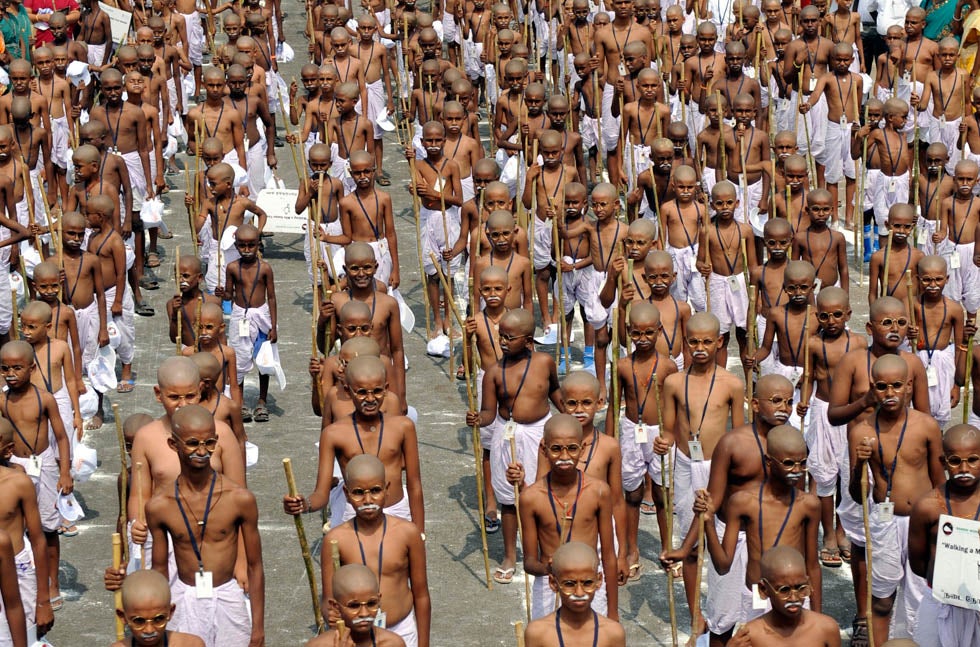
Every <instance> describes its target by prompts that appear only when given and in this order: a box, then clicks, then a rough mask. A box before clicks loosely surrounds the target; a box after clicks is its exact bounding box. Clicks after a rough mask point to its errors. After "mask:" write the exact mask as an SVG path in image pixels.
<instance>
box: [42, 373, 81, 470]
mask: <svg viewBox="0 0 980 647" xmlns="http://www.w3.org/2000/svg"><path fill="white" fill-rule="evenodd" d="M52 395H54V401H55V403H56V404H57V405H58V415H59V416H61V422H62V424H64V426H65V433H66V434H68V446H69V451H70V452H71V456H69V457H68V460H71V457H72V456H74V455H75V444H76V443H77V442H78V438H77V436H76V434H75V433H74V431H75V429H74V427H73V426H72V423H73V422H74V420H75V410H74V409H72V406H71V397H70V396H69V395H68V387H67V386H65V385H64V383H62V385H61V388H60V389H58V390H57V391H56V392H55V393H53V394H52ZM48 444H49V445H50V446H51V447H53V448H54V455H55V458H57V459H58V460H61V455H60V453H59V452H58V444H57V440H56V439H55V437H54V426H53V425H52V424H51V420H48Z"/></svg>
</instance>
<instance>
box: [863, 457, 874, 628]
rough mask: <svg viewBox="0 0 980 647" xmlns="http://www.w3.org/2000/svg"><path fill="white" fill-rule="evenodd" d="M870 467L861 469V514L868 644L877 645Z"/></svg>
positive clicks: (865, 466)
mask: <svg viewBox="0 0 980 647" xmlns="http://www.w3.org/2000/svg"><path fill="white" fill-rule="evenodd" d="M868 507H869V506H868V466H867V465H864V467H862V469H861V514H862V516H863V517H864V536H865V537H866V538H867V541H865V542H864V559H865V564H866V566H867V577H868V582H867V596H868V597H867V600H866V601H865V605H866V611H865V621H866V622H867V623H868V644H869V645H874V644H876V643H875V628H874V612H873V611H872V609H871V605H872V599H871V578H872V575H871V522H870V520H869V518H868Z"/></svg>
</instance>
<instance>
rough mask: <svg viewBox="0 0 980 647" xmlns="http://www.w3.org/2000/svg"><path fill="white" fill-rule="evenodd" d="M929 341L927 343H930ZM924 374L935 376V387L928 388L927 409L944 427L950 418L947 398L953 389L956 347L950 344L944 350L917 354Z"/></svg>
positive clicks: (950, 412)
mask: <svg viewBox="0 0 980 647" xmlns="http://www.w3.org/2000/svg"><path fill="white" fill-rule="evenodd" d="M931 341H932V340H930V341H929V342H928V343H931ZM917 354H918V356H919V359H921V360H922V364H923V365H924V366H925V367H926V374H927V375H928V374H929V373H934V374H935V378H936V379H935V386H930V387H929V409H930V411H931V413H932V417H933V418H935V419H936V422H938V423H939V426H940V427H945V426H946V424H947V423H948V422H949V421H950V418H952V411H951V410H950V403H949V397H950V392H951V391H952V388H953V374H954V373H955V372H956V346H955V344H953V343H950V344H949V345H948V346H947V347H946V348H943V349H941V350H936V351H933V352H932V356H931V357H930V354H929V351H925V350H920V351H918V352H917Z"/></svg>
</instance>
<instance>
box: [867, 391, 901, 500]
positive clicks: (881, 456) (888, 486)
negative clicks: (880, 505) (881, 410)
mask: <svg viewBox="0 0 980 647" xmlns="http://www.w3.org/2000/svg"><path fill="white" fill-rule="evenodd" d="M908 426H909V412H908V410H907V409H906V411H905V422H903V423H902V431H901V433H899V435H898V444H897V445H896V446H895V458H894V459H892V466H891V469H886V468H885V452H884V450H883V449H882V448H881V428H880V427H879V425H878V415H877V414H875V437H876V438H877V439H878V460H879V461H881V471H882V472H884V473H885V501H888V500H889V499H891V494H892V478H893V477H894V476H895V468H896V467H897V466H898V453H899V452H900V451H901V450H902V441H904V440H905V430H906V429H908Z"/></svg>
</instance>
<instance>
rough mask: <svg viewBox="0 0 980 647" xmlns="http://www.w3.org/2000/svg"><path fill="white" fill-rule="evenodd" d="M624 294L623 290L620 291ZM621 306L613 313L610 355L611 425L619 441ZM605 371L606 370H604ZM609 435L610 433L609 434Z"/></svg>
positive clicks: (614, 309) (614, 435)
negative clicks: (618, 368) (618, 367)
mask: <svg viewBox="0 0 980 647" xmlns="http://www.w3.org/2000/svg"><path fill="white" fill-rule="evenodd" d="M620 294H622V290H620ZM618 364H619V306H618V305H617V306H616V307H615V308H613V311H612V352H611V353H609V366H610V368H611V370H612V373H611V377H610V380H611V382H612V385H611V388H612V413H611V415H610V423H611V425H612V431H613V437H614V438H615V439H616V440H619V371H618V370H617V365H618ZM602 370H605V369H602ZM607 433H608V432H607Z"/></svg>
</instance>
